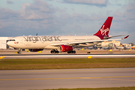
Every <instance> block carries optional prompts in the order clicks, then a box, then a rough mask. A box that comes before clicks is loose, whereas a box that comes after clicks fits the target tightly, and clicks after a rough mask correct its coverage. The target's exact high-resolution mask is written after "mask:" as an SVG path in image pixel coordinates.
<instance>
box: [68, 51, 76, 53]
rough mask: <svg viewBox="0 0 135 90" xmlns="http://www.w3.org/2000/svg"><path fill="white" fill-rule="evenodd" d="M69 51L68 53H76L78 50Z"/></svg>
mask: <svg viewBox="0 0 135 90" xmlns="http://www.w3.org/2000/svg"><path fill="white" fill-rule="evenodd" d="M67 53H68V54H69V53H76V51H69V52H67Z"/></svg>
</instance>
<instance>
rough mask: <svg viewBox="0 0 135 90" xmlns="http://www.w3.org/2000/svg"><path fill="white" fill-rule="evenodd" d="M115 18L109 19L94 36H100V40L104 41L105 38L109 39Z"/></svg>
mask: <svg viewBox="0 0 135 90" xmlns="http://www.w3.org/2000/svg"><path fill="white" fill-rule="evenodd" d="M112 19H113V17H108V18H107V19H106V21H105V22H104V24H103V25H102V27H101V28H100V29H99V31H98V32H97V33H96V34H94V35H96V36H98V37H99V38H100V39H102V40H103V39H104V38H105V37H109V30H110V27H111V23H112Z"/></svg>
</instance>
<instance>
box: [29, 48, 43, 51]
mask: <svg viewBox="0 0 135 90" xmlns="http://www.w3.org/2000/svg"><path fill="white" fill-rule="evenodd" d="M29 51H31V52H38V51H43V49H29Z"/></svg>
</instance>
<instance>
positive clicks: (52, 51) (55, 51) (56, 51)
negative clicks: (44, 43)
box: [51, 49, 59, 53]
mask: <svg viewBox="0 0 135 90" xmlns="http://www.w3.org/2000/svg"><path fill="white" fill-rule="evenodd" d="M51 53H59V51H58V50H55V49H53V50H51Z"/></svg>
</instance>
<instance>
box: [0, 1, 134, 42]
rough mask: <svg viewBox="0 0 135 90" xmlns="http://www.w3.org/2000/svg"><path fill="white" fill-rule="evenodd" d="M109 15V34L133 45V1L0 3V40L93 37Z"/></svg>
mask: <svg viewBox="0 0 135 90" xmlns="http://www.w3.org/2000/svg"><path fill="white" fill-rule="evenodd" d="M108 16H113V21H112V25H111V29H110V32H109V34H110V35H112V36H113V35H126V34H129V38H128V39H126V40H123V41H122V42H123V43H134V44H135V0H0V37H15V36H23V35H25V36H28V35H36V33H38V35H93V34H95V33H96V32H97V31H98V30H99V29H100V27H101V26H102V24H103V23H104V22H105V20H106V19H107V17H108Z"/></svg>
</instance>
